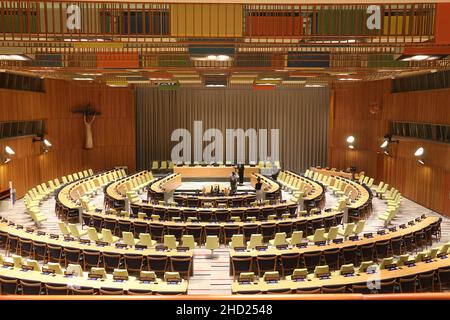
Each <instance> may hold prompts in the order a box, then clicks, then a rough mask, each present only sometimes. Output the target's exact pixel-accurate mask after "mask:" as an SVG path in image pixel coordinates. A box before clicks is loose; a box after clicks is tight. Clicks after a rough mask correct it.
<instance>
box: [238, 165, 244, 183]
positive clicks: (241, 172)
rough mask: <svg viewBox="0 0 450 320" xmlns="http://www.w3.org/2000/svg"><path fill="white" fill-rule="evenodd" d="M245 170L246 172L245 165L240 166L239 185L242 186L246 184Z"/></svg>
mask: <svg viewBox="0 0 450 320" xmlns="http://www.w3.org/2000/svg"><path fill="white" fill-rule="evenodd" d="M244 170H245V166H244V164H242V163H240V164H238V174H239V185H241V186H242V185H243V184H244Z"/></svg>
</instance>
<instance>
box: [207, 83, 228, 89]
mask: <svg viewBox="0 0 450 320" xmlns="http://www.w3.org/2000/svg"><path fill="white" fill-rule="evenodd" d="M206 86H207V87H210V88H221V87H225V85H224V84H207V85H206Z"/></svg>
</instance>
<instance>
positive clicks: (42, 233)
mask: <svg viewBox="0 0 450 320" xmlns="http://www.w3.org/2000/svg"><path fill="white" fill-rule="evenodd" d="M37 234H38V236H45V234H46V233H45V232H44V231H38V232H37Z"/></svg>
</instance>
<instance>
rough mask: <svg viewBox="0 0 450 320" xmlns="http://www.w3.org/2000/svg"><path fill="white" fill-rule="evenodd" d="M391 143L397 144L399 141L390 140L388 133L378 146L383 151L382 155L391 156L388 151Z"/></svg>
mask: <svg viewBox="0 0 450 320" xmlns="http://www.w3.org/2000/svg"><path fill="white" fill-rule="evenodd" d="M393 142H395V143H399V140H392V135H390V134H389V133H388V134H386V135H385V136H384V141H383V143H382V144H381V145H380V148H381V149H383V153H384V154H385V155H387V156H389V155H390V154H391V153H390V151H389V145H390V144H391V143H393Z"/></svg>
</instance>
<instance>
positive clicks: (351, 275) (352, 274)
mask: <svg viewBox="0 0 450 320" xmlns="http://www.w3.org/2000/svg"><path fill="white" fill-rule="evenodd" d="M342 275H343V276H344V277H347V278H348V277H353V276H354V275H355V273H354V272H343V273H342Z"/></svg>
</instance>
